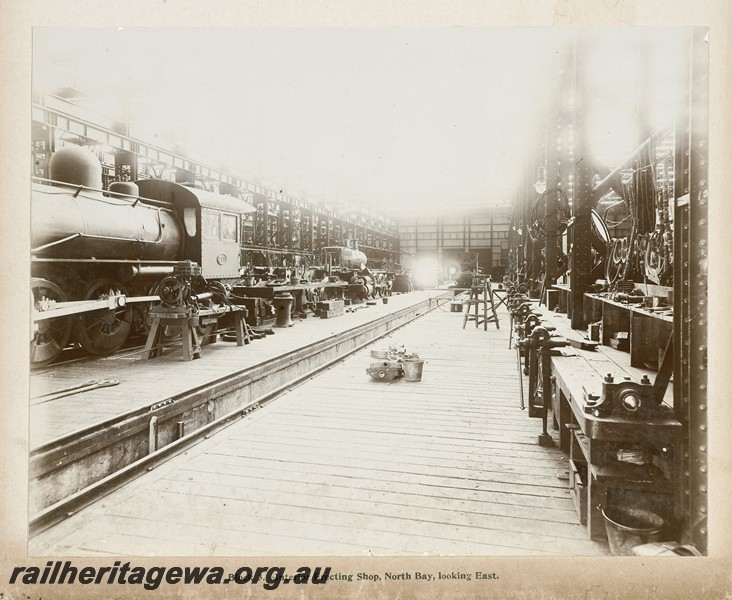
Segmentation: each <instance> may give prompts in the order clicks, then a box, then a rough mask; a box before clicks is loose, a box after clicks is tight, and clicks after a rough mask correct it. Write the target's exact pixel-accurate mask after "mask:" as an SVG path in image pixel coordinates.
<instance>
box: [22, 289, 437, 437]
mask: <svg viewBox="0 0 732 600" xmlns="http://www.w3.org/2000/svg"><path fill="white" fill-rule="evenodd" d="M439 293H441V292H438V291H417V292H412V293H409V294H400V295H396V296H392V297H391V298H390V299H389V303H388V304H382V303H381V302H378V303H377V304H376V305H375V306H369V307H368V308H364V309H361V310H358V311H356V312H354V313H346V314H345V315H343V316H339V317H336V318H332V319H326V320H324V319H319V318H317V317H313V316H310V317H309V318H307V319H304V320H298V321H296V324H295V325H294V326H293V327H290V328H287V329H274V331H275V335H272V336H267V337H266V338H265V339H262V340H256V341H254V342H252V343H251V344H248V345H245V346H241V347H237V346H236V344H233V343H229V342H217V343H216V344H212V345H206V346H203V350H202V354H203V356H202V358H201V359H200V360H193V361H189V362H184V361H183V360H182V350H181V349H180V347H178V348H175V349H170V350H167V351H166V352H165V353H164V354H163V356H161V357H158V358H154V359H152V360H147V361H146V360H142V359H141V358H140V352H139V351H138V352H130V353H125V354H122V355H115V356H111V357H107V358H101V359H99V360H95V361H79V362H76V363H71V364H68V365H61V366H59V367H56V368H49V369H44V370H42V371H38V372H32V373H31V377H30V391H31V393H30V396H31V403H30V447H31V448H32V449H33V448H38V447H39V446H40V445H41V444H44V443H46V442H50V441H52V440H54V439H57V438H59V437H61V436H63V435H66V434H69V433H71V432H74V431H77V430H79V429H82V428H84V427H89V426H92V425H95V424H96V423H100V422H101V421H103V420H105V419H109V418H112V417H115V416H117V415H120V414H122V413H125V412H127V411H130V410H134V409H137V408H139V407H142V406H149V405H150V404H153V403H155V402H159V401H162V400H165V399H166V398H169V397H170V396H172V395H174V394H179V393H183V392H186V391H187V390H190V389H191V388H193V387H195V386H199V385H203V384H205V383H206V382H208V381H212V380H215V379H218V378H220V377H224V376H227V375H230V374H231V373H234V372H237V371H240V370H242V369H245V368H247V367H250V366H254V365H256V364H259V363H264V362H267V361H269V360H272V359H273V358H276V357H278V356H281V355H282V354H285V353H286V352H290V351H293V350H296V349H298V348H302V347H304V346H307V345H309V344H312V343H314V342H316V341H319V340H323V339H326V338H328V337H330V336H332V335H334V334H337V333H341V332H344V331H347V330H349V329H351V328H354V327H357V326H359V325H362V324H364V323H367V322H369V321H373V320H376V319H379V318H381V317H383V316H385V315H387V314H390V313H393V312H396V311H398V310H400V309H403V308H407V307H409V306H413V305H416V304H418V303H420V302H424V301H426V300H427V299H428V298H430V297H435V296H436V295H437V294H439ZM92 379H117V380H119V382H120V383H119V385H116V386H114V387H106V388H100V389H96V390H91V391H88V392H84V393H82V394H76V395H72V396H66V397H63V398H60V399H58V400H53V401H51V402H43V398H40V397H41V396H42V395H44V394H49V393H51V392H54V391H58V390H62V389H65V388H67V387H71V386H75V385H79V384H82V383H85V382H87V381H89V380H92ZM34 398H37V400H34Z"/></svg>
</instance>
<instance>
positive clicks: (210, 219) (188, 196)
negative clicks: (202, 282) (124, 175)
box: [137, 179, 256, 279]
mask: <svg viewBox="0 0 732 600" xmlns="http://www.w3.org/2000/svg"><path fill="white" fill-rule="evenodd" d="M137 185H138V186H139V187H140V194H141V195H142V196H144V197H146V198H152V199H154V200H161V201H166V202H171V203H172V204H174V205H175V206H176V208H177V210H178V211H179V216H180V219H181V221H182V222H183V226H184V255H185V257H186V258H187V259H188V260H192V261H194V262H197V263H198V264H199V265H201V274H202V275H203V276H204V277H205V278H207V279H236V278H238V277H239V268H240V254H241V249H240V239H239V236H240V232H241V222H242V215H244V214H246V213H249V212H254V211H256V209H255V208H254V207H253V206H251V205H250V204H247V203H246V202H244V201H243V200H240V199H238V198H234V197H233V196H223V195H220V194H214V193H212V192H208V191H206V190H202V189H198V188H193V187H187V186H184V185H180V184H178V183H172V182H170V181H162V180H155V179H144V180H140V181H138V182H137Z"/></svg>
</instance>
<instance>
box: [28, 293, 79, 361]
mask: <svg viewBox="0 0 732 600" xmlns="http://www.w3.org/2000/svg"><path fill="white" fill-rule="evenodd" d="M31 294H32V296H33V303H34V305H37V304H38V303H39V302H41V301H42V300H44V299H45V300H54V301H56V302H65V301H66V300H67V298H66V294H64V293H63V291H62V290H61V288H60V287H58V286H57V285H56V284H55V283H52V282H50V281H47V280H46V279H32V280H31ZM70 333H71V319H69V317H57V318H55V319H44V320H42V321H38V328H37V330H36V331H35V333H34V334H33V339H32V340H31V342H30V362H31V366H32V367H44V366H46V365H47V364H49V363H51V362H53V361H54V360H55V359H56V358H57V357H58V355H59V354H61V351H62V350H63V349H64V347H65V346H66V342H68V340H69V334H70Z"/></svg>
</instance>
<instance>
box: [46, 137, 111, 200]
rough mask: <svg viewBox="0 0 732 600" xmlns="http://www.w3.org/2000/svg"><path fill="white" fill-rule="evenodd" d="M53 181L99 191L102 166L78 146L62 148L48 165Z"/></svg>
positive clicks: (95, 158) (94, 157) (90, 154)
mask: <svg viewBox="0 0 732 600" xmlns="http://www.w3.org/2000/svg"><path fill="white" fill-rule="evenodd" d="M49 173H50V177H51V179H52V180H53V181H61V182H64V183H70V184H72V185H83V186H85V187H90V188H95V189H101V187H102V165H101V164H100V162H99V160H98V159H97V157H96V156H94V155H93V154H92V153H91V152H89V151H88V150H85V149H84V148H81V147H79V146H64V147H63V148H60V149H59V150H57V151H56V152H54V154H53V156H52V157H51V163H50V165H49Z"/></svg>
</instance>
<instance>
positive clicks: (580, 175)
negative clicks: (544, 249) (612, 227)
mask: <svg viewBox="0 0 732 600" xmlns="http://www.w3.org/2000/svg"><path fill="white" fill-rule="evenodd" d="M585 51H587V41H586V40H585V39H582V38H579V39H576V40H575V44H574V109H573V110H574V136H573V137H574V161H575V162H574V177H573V185H572V217H573V225H572V248H571V259H570V260H571V264H572V272H571V275H570V288H571V290H570V307H569V311H570V312H569V316H570V319H571V323H572V328H573V329H582V328H584V326H585V323H584V313H583V302H584V294H585V292H586V291H587V290H588V289H589V286H590V284H591V283H592V217H591V212H590V211H591V209H592V168H591V166H590V161H589V157H588V155H587V146H588V144H587V142H588V139H587V136H588V132H587V127H586V123H585V119H586V117H587V109H588V100H589V95H588V93H587V90H586V89H585V77H584V71H585V69H586V68H587V67H586V64H587V61H585V60H583V57H582V56H581V54H582V53H584V52H585Z"/></svg>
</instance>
